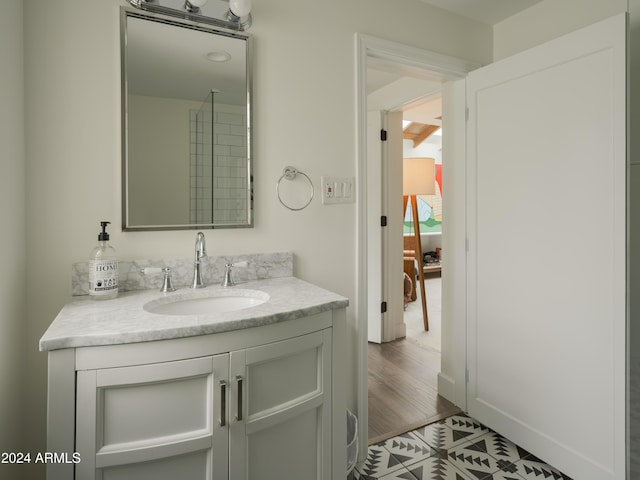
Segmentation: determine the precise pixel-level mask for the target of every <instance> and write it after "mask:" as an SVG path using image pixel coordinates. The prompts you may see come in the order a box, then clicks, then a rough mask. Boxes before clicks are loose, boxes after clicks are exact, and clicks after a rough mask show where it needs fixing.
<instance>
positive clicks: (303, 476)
mask: <svg viewBox="0 0 640 480" xmlns="http://www.w3.org/2000/svg"><path fill="white" fill-rule="evenodd" d="M344 323H345V311H344V309H336V310H331V311H326V312H323V313H320V314H317V315H312V316H308V317H304V318H300V319H296V320H289V321H285V322H280V323H275V324H272V325H267V326H261V327H253V328H246V329H242V330H235V331H229V332H223V333H219V334H212V335H202V336H194V337H188V338H177V339H171V340H162V341H155V342H142V343H130V344H120V345H104V346H92V347H80V348H70V349H61V350H52V351H50V352H49V405H48V409H49V411H48V416H49V421H48V432H47V442H48V447H47V448H48V449H49V450H53V451H64V452H78V453H79V454H80V459H81V461H80V462H79V463H77V464H75V465H74V464H66V465H61V464H57V465H48V470H47V478H48V479H49V480H53V479H65V480H67V479H70V478H75V479H76V480H88V479H102V480H121V479H122V480H124V479H136V480H146V479H153V480H164V479H167V480H168V479H172V480H173V479H184V480H187V479H188V480H198V479H213V480H226V479H229V480H281V479H285V478H295V479H296V480H329V479H338V478H340V479H342V478H345V476H346V425H345V423H346V404H345V398H344V390H345V385H344V374H343V373H342V371H343V366H344V364H345V358H344V357H345V343H344V336H345V326H344Z"/></svg>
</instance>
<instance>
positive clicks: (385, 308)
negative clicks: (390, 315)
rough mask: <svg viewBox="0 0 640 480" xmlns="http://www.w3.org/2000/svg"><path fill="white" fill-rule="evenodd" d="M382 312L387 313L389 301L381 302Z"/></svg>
mask: <svg viewBox="0 0 640 480" xmlns="http://www.w3.org/2000/svg"><path fill="white" fill-rule="evenodd" d="M380 313H387V302H382V303H381V304H380Z"/></svg>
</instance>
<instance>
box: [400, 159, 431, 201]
mask: <svg viewBox="0 0 640 480" xmlns="http://www.w3.org/2000/svg"><path fill="white" fill-rule="evenodd" d="M435 193H436V161H435V160H434V159H433V158H405V159H404V161H403V165H402V194H403V195H435Z"/></svg>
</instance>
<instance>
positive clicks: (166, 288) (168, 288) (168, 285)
mask: <svg viewBox="0 0 640 480" xmlns="http://www.w3.org/2000/svg"><path fill="white" fill-rule="evenodd" d="M162 272H163V273H164V279H163V280H162V288H160V291H161V292H162V293H168V292H175V291H176V287H174V286H173V282H172V281H171V268H169V267H164V268H163V269H162Z"/></svg>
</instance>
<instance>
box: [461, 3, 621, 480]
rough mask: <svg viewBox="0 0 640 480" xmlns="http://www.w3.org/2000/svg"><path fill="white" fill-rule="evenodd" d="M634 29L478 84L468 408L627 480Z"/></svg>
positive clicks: (535, 56)
mask: <svg viewBox="0 0 640 480" xmlns="http://www.w3.org/2000/svg"><path fill="white" fill-rule="evenodd" d="M625 41H626V17H625V15H620V16H617V17H613V18H611V19H608V20H605V21H602V22H599V23H597V24H594V25H592V26H590V27H587V28H585V29H582V30H579V31H577V32H574V33H571V34H569V35H567V36H564V37H561V38H559V39H556V40H554V41H552V42H549V43H547V44H544V45H540V46H538V47H535V48H533V49H531V50H528V51H525V52H523V53H520V54H518V55H515V56H513V57H511V58H508V59H505V60H502V61H499V62H497V63H495V64H492V65H489V66H487V67H484V68H482V69H479V70H477V71H474V72H472V73H471V74H469V76H468V82H467V106H468V108H469V121H468V137H467V138H468V140H467V142H468V143H467V149H468V164H467V168H468V172H467V173H468V180H469V182H468V197H467V198H468V204H467V212H468V224H467V229H468V240H469V252H468V265H467V267H468V276H467V278H468V285H467V287H468V304H467V308H468V345H467V348H468V351H467V354H468V368H469V372H468V374H469V383H468V399H467V401H468V408H469V413H470V414H471V415H472V416H473V417H475V418H477V419H478V420H480V421H482V422H484V423H486V424H487V425H488V426H489V427H491V428H494V429H495V430H497V431H498V432H500V433H502V434H504V435H506V436H508V437H509V438H510V439H512V440H514V441H515V442H516V443H518V444H520V445H521V446H523V447H524V448H525V449H527V450H529V451H531V452H532V453H534V454H535V455H537V456H539V457H541V458H542V459H543V460H545V461H547V462H549V463H551V464H552V465H554V466H556V467H557V468H559V469H560V470H562V471H564V473H566V474H568V475H569V476H571V477H573V478H576V479H580V480H590V479H592V480H605V479H623V478H625V329H626V311H625V288H626V287H625V261H626V260H625V232H626V218H625V202H626V185H625V182H626V150H625V144H626V124H625V111H626V96H625V92H626V82H625V75H626V74H625V70H626V53H625Z"/></svg>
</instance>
